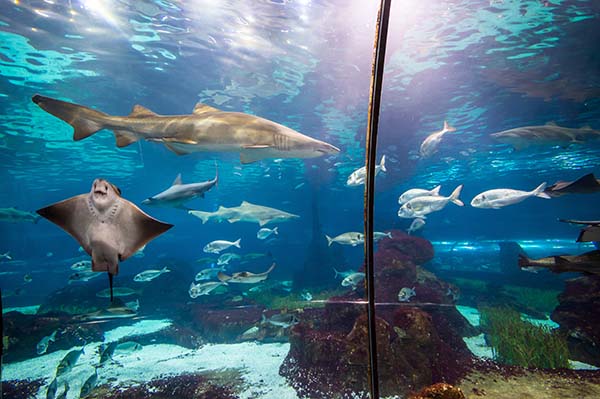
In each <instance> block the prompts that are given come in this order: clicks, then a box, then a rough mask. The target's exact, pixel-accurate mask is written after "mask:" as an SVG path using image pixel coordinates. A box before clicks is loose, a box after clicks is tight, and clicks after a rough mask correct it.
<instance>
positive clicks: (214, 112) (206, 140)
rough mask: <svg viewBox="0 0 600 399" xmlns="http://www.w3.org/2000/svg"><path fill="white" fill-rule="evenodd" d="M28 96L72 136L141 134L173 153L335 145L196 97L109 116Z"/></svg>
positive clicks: (247, 156)
mask: <svg viewBox="0 0 600 399" xmlns="http://www.w3.org/2000/svg"><path fill="white" fill-rule="evenodd" d="M32 101H33V102H34V103H35V104H37V105H38V106H39V107H41V108H42V109H43V110H44V111H46V112H48V113H50V114H52V115H54V116H56V117H57V118H60V119H62V120H63V121H65V122H67V123H69V124H70V125H71V126H73V129H74V132H73V139H74V140H82V139H84V138H86V137H89V136H91V135H93V134H94V133H96V132H97V131H99V130H101V129H110V130H113V131H114V133H115V137H116V141H117V147H125V146H128V145H130V144H132V143H135V142H136V141H138V140H140V139H145V140H149V141H155V142H159V143H163V144H164V145H165V146H166V147H167V148H168V149H170V150H171V151H173V152H174V153H175V154H177V155H182V154H189V153H192V152H199V151H214V152H239V153H240V161H241V162H242V163H250V162H255V161H259V160H261V159H265V158H313V157H319V156H322V155H326V154H336V153H338V152H339V151H340V150H339V149H338V148H336V147H334V146H332V145H331V144H328V143H325V142H323V141H320V140H315V139H313V138H310V137H308V136H305V135H303V134H301V133H299V132H297V131H295V130H292V129H290V128H288V127H285V126H283V125H280V124H278V123H275V122H272V121H270V120H267V119H264V118H260V117H258V116H254V115H249V114H244V113H240V112H225V111H220V110H218V109H216V108H213V107H210V106H208V105H206V104H201V103H198V104H196V106H195V107H194V111H193V113H192V114H190V115H174V116H161V115H157V114H155V113H154V112H152V111H150V110H149V109H147V108H144V107H142V106H141V105H135V106H134V107H133V111H132V112H131V114H129V115H128V116H111V115H107V114H105V113H103V112H100V111H97V110H94V109H91V108H88V107H84V106H82V105H78V104H73V103H68V102H65V101H60V100H55V99H52V98H49V97H43V96H40V95H37V94H36V95H34V96H33V97H32Z"/></svg>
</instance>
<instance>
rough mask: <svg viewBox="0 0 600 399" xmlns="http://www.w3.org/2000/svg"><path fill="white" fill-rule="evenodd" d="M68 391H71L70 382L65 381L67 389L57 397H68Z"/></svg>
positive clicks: (58, 398)
mask: <svg viewBox="0 0 600 399" xmlns="http://www.w3.org/2000/svg"><path fill="white" fill-rule="evenodd" d="M67 393H69V384H68V383H67V381H65V390H64V391H63V393H61V394H60V395H59V396H57V397H56V399H67Z"/></svg>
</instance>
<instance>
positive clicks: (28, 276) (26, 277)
mask: <svg viewBox="0 0 600 399" xmlns="http://www.w3.org/2000/svg"><path fill="white" fill-rule="evenodd" d="M32 280H33V277H31V274H26V275H24V276H23V281H25V282H26V283H31V281H32Z"/></svg>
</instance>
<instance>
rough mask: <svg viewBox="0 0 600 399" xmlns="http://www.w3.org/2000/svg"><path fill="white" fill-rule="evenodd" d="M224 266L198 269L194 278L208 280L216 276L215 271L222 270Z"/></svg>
mask: <svg viewBox="0 0 600 399" xmlns="http://www.w3.org/2000/svg"><path fill="white" fill-rule="evenodd" d="M224 270H225V268H224V267H211V268H209V269H203V270H200V271H199V272H198V273H197V274H196V277H195V278H194V280H196V281H202V280H210V279H212V278H216V277H217V273H219V272H222V271H224Z"/></svg>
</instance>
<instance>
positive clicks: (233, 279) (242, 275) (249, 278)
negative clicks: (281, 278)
mask: <svg viewBox="0 0 600 399" xmlns="http://www.w3.org/2000/svg"><path fill="white" fill-rule="evenodd" d="M273 269H275V263H273V264H272V265H271V267H270V268H269V269H268V270H267V271H266V272H263V273H250V272H237V273H233V275H231V276H228V275H227V274H225V273H223V272H219V273H218V274H217V278H218V279H219V280H220V281H222V282H224V283H242V284H254V283H259V282H261V281H263V280H266V279H267V277H269V273H271V272H272V271H273Z"/></svg>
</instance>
